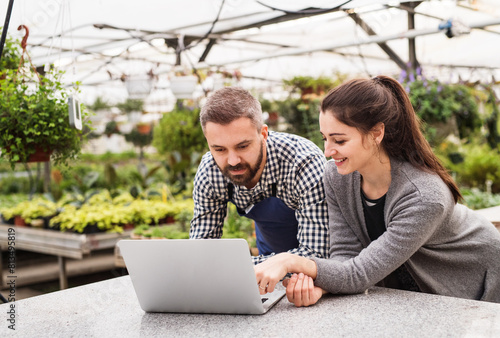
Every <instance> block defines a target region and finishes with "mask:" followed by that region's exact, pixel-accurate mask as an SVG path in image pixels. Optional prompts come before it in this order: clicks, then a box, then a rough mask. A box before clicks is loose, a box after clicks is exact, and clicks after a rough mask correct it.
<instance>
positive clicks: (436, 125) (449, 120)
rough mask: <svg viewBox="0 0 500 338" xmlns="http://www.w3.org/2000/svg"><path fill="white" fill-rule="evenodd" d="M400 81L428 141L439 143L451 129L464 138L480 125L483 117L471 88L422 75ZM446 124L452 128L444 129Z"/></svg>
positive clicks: (451, 131) (434, 143) (475, 130)
mask: <svg viewBox="0 0 500 338" xmlns="http://www.w3.org/2000/svg"><path fill="white" fill-rule="evenodd" d="M403 85H404V86H405V87H406V90H407V91H408V96H409V97H410V101H411V103H412V106H413V108H414V109H415V112H416V113H417V115H418V116H419V117H420V119H421V120H422V121H423V122H424V126H423V127H424V133H425V134H426V137H427V139H428V141H429V143H430V144H431V145H437V144H439V143H440V142H441V141H442V140H443V139H444V138H446V137H447V136H448V135H449V134H450V133H451V134H453V133H456V134H457V135H456V136H457V137H459V138H460V139H464V138H467V137H469V136H471V135H472V134H474V133H475V132H477V131H478V130H479V129H480V128H481V126H482V120H481V116H480V114H479V108H478V101H477V98H476V97H475V94H476V91H475V90H474V89H473V88H471V87H468V86H466V85H464V84H446V83H442V82H440V81H438V80H429V79H425V78H422V79H417V80H414V81H412V82H406V83H403ZM445 126H448V127H451V129H445ZM454 129H456V130H454ZM443 131H444V132H443Z"/></svg>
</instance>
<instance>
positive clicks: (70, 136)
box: [0, 40, 90, 169]
mask: <svg viewBox="0 0 500 338" xmlns="http://www.w3.org/2000/svg"><path fill="white" fill-rule="evenodd" d="M20 56H21V53H20V51H19V47H17V46H16V45H15V44H14V43H13V42H12V41H10V40H8V42H7V43H6V45H5V49H4V57H2V59H1V60H2V61H1V66H2V67H1V68H0V88H1V90H0V148H1V149H2V152H1V154H0V157H2V158H4V159H6V160H7V161H8V162H9V163H10V165H11V168H12V169H14V167H15V164H16V163H17V162H28V161H29V157H30V155H33V154H35V152H36V151H37V149H39V150H43V151H45V152H49V153H52V160H53V161H54V162H55V163H56V164H67V163H68V161H69V160H72V159H75V158H76V156H77V155H78V154H79V152H80V149H81V146H82V141H83V135H82V132H80V131H79V130H78V129H76V128H73V127H72V126H71V125H70V122H69V114H68V103H67V102H68V98H69V96H70V95H71V94H76V93H77V92H78V83H76V84H74V86H73V87H74V88H72V89H67V88H66V87H65V85H64V84H63V82H62V77H63V74H64V73H63V72H59V71H56V70H54V69H51V70H50V71H48V72H47V73H46V74H45V75H40V74H38V73H37V72H36V70H34V67H33V65H31V61H30V62H29V63H26V62H24V63H23V62H21V63H19V60H20ZM26 59H28V60H29V58H23V59H21V60H26ZM16 62H17V63H18V64H17V65H16ZM79 108H80V110H81V118H82V125H83V127H84V128H85V129H87V130H90V121H89V119H88V112H87V111H86V110H85V107H84V106H83V105H80V107H79Z"/></svg>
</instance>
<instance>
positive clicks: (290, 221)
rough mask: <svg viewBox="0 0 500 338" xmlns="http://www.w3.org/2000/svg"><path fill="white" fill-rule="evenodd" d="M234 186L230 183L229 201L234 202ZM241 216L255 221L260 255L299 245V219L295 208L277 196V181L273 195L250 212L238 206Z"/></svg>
mask: <svg viewBox="0 0 500 338" xmlns="http://www.w3.org/2000/svg"><path fill="white" fill-rule="evenodd" d="M233 192H234V186H233V185H232V184H231V183H229V184H228V193H229V201H231V202H232V203H233V204H234V202H233V200H232V199H233ZM236 209H237V210H238V214H239V215H240V216H245V217H247V218H250V219H252V220H253V221H255V235H256V237H257V249H259V254H260V255H269V254H271V253H273V252H274V253H279V252H285V251H288V250H290V249H293V248H297V247H298V246H299V241H298V240H297V228H298V221H297V218H295V210H293V209H290V208H289V207H288V206H287V205H286V204H285V203H284V202H283V201H282V200H280V199H279V198H277V197H276V183H273V185H272V197H268V198H266V199H264V200H262V201H260V202H258V203H257V204H255V205H254V206H253V207H252V208H251V209H250V211H249V212H247V213H246V212H245V211H244V210H241V209H240V208H236Z"/></svg>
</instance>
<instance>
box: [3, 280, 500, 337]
mask: <svg viewBox="0 0 500 338" xmlns="http://www.w3.org/2000/svg"><path fill="white" fill-rule="evenodd" d="M2 293H3V294H4V296H5V291H3V292H2ZM0 313H1V315H0V317H3V318H2V319H1V320H0V336H2V337H5V336H10V335H16V336H22V337H82V336H85V337H138V336H147V337H149V336H176V337H184V336H190V337H194V336H196V337H211V336H212V337H227V336H229V337H235V336H238V337H284V336H287V337H290V336H292V337H295V336H306V337H317V336H333V337H367V336H369V337H382V336H383V337H394V336H397V337H443V336H451V337H500V304H494V303H488V302H480V301H472V300H464V299H458V298H453V297H445V296H436V295H430V294H423V293H416V292H408V291H400V290H393V289H386V288H379V287H374V288H370V289H369V290H367V291H366V292H365V293H363V294H357V295H326V296H325V297H324V298H322V299H321V300H320V301H319V302H318V303H317V304H316V305H314V306H311V307H305V308H296V307H295V306H294V305H293V304H291V303H289V302H288V300H287V299H286V297H284V298H283V299H281V301H280V302H279V303H278V304H276V305H275V306H274V307H273V308H272V309H271V310H270V311H269V312H268V313H266V314H264V315H218V314H181V313H146V312H144V311H143V310H142V309H141V308H140V306H139V302H138V300H137V298H136V295H135V292H134V289H133V286H132V282H131V279H130V277H129V276H122V277H117V278H113V279H109V280H106V281H102V282H97V283H92V284H87V285H83V286H78V287H74V288H70V289H66V290H61V291H56V292H53V293H49V294H45V295H41V296H36V297H32V298H27V299H23V300H19V301H15V302H11V303H6V304H2V305H0ZM12 325H14V326H12ZM12 328H15V330H12Z"/></svg>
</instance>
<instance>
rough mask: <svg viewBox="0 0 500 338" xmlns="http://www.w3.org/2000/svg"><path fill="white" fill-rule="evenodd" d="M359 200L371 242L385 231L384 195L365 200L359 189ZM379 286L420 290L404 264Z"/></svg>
mask: <svg viewBox="0 0 500 338" xmlns="http://www.w3.org/2000/svg"><path fill="white" fill-rule="evenodd" d="M361 199H362V201H363V211H364V215H365V223H366V230H367V231H368V236H370V239H371V240H372V242H373V241H374V240H376V239H377V238H379V237H380V236H381V235H382V234H383V233H384V232H385V230H386V226H385V220H384V207H385V195H384V196H382V197H380V198H377V199H375V200H373V199H369V198H367V197H366V196H365V194H364V192H363V189H361ZM380 285H381V286H385V287H388V288H393V289H400V290H408V291H420V288H419V287H418V285H417V283H416V282H415V280H414V279H413V277H412V276H411V275H410V273H409V272H408V270H407V269H406V266H405V265H404V264H403V265H401V266H400V267H399V268H397V269H396V270H395V271H394V272H392V273H391V274H390V275H389V276H387V277H385V278H384V280H383V281H382V283H380Z"/></svg>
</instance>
